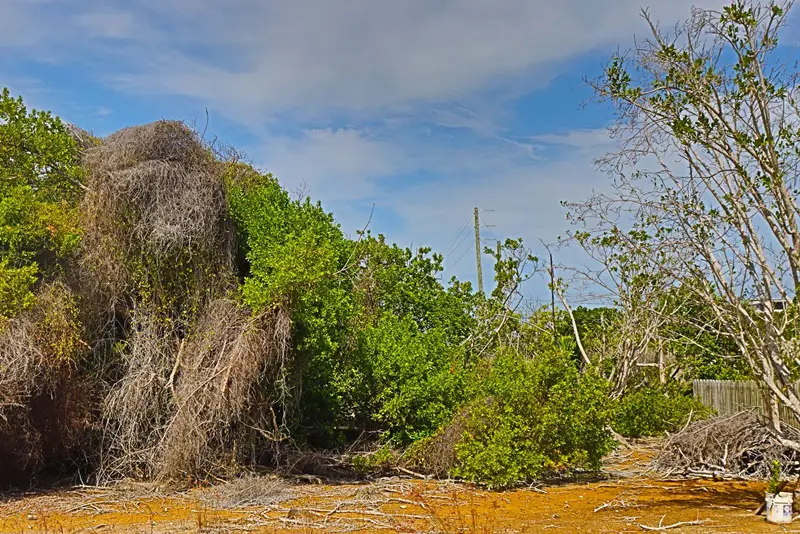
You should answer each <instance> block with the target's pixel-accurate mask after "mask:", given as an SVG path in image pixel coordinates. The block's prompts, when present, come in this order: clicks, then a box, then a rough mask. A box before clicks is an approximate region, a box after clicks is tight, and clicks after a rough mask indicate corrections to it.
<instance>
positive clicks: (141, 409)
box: [99, 299, 290, 481]
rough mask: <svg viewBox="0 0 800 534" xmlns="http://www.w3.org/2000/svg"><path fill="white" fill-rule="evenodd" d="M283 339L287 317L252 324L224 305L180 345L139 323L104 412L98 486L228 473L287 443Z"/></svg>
mask: <svg viewBox="0 0 800 534" xmlns="http://www.w3.org/2000/svg"><path fill="white" fill-rule="evenodd" d="M289 339H290V321H289V317H288V315H287V314H286V313H285V312H283V311H281V310H277V311H275V312H272V313H270V314H267V315H260V316H256V317H252V316H251V315H250V313H249V312H248V311H247V310H245V309H243V308H241V307H240V306H239V305H237V304H236V303H235V302H233V301H231V300H227V299H219V300H216V301H213V302H212V303H211V304H210V305H209V306H208V307H207V308H206V309H205V311H204V312H203V313H202V315H201V316H200V318H199V320H198V322H197V325H196V327H195V331H194V332H193V333H192V334H191V335H190V336H188V337H187V338H183V339H181V340H178V338H176V337H175V336H170V335H165V332H164V329H163V326H162V325H160V324H159V323H158V322H157V321H153V319H152V317H149V316H147V315H143V316H142V318H141V319H137V324H136V327H135V330H134V334H133V335H132V336H131V338H130V339H129V340H128V341H127V342H126V349H125V357H126V360H127V369H126V372H125V374H124V378H123V379H122V380H120V382H119V383H118V384H117V386H116V387H115V388H114V390H113V391H112V393H111V394H110V395H109V397H108V399H107V402H106V406H105V410H104V412H105V413H106V429H107V430H106V431H107V433H108V435H107V442H108V446H107V449H106V450H107V455H106V457H105V458H104V461H103V464H102V466H101V471H100V475H99V476H100V479H101V480H103V481H109V480H114V479H116V478H119V477H121V476H135V477H139V478H146V479H149V478H158V479H168V478H173V479H174V478H180V477H184V476H187V475H192V476H205V475H207V474H210V473H216V474H219V475H222V476H225V475H230V474H232V473H235V472H236V471H238V470H239V469H240V468H241V467H242V466H243V465H252V464H254V463H256V462H257V461H258V459H259V456H260V455H261V454H262V453H263V451H264V449H265V448H266V447H268V446H269V445H270V444H274V443H277V442H280V441H281V439H282V438H283V436H284V430H285V428H284V427H283V426H282V425H281V424H279V421H280V414H282V413H284V411H285V408H284V406H285V398H286V396H287V395H288V392H287V386H286V384H285V383H284V382H283V380H284V379H285V377H286V375H287V374H288V371H287V366H288V365H289V362H288V361H287V357H288V353H289ZM276 411H277V412H278V414H279V415H276Z"/></svg>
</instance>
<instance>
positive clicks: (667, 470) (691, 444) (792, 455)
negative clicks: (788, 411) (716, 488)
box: [653, 412, 800, 479]
mask: <svg viewBox="0 0 800 534" xmlns="http://www.w3.org/2000/svg"><path fill="white" fill-rule="evenodd" d="M786 432H787V433H788V434H789V436H788V437H789V438H790V439H798V437H800V431H797V430H794V429H791V428H790V427H787V428H786ZM774 461H778V462H780V464H781V469H782V471H783V475H784V476H789V475H794V474H798V473H800V455H798V453H797V452H796V451H793V450H792V449H790V448H788V447H786V446H784V445H781V443H780V442H779V441H778V440H777V439H776V438H775V437H774V436H772V435H771V434H770V432H769V431H768V430H767V429H766V427H764V425H763V424H762V423H761V422H760V421H759V420H758V417H757V416H756V415H755V414H754V413H753V412H741V413H738V414H735V415H731V416H725V417H713V418H710V419H706V420H703V421H697V422H695V423H693V424H691V425H689V426H688V427H687V428H686V429H684V430H682V431H681V432H679V433H677V434H674V435H672V436H670V437H669V439H668V440H667V442H666V443H665V444H664V447H663V449H662V450H661V452H660V453H659V454H658V456H657V457H656V458H655V460H654V462H653V467H654V469H655V470H656V471H657V472H659V473H662V474H665V475H675V474H680V475H685V476H729V477H735V478H752V479H765V478H769V476H770V471H771V469H772V464H773V462H774Z"/></svg>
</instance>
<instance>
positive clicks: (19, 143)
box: [0, 89, 82, 317]
mask: <svg viewBox="0 0 800 534" xmlns="http://www.w3.org/2000/svg"><path fill="white" fill-rule="evenodd" d="M81 184H82V170H81V167H80V163H79V159H78V149H77V146H76V144H75V141H74V139H73V138H72V136H71V135H70V134H69V131H68V130H67V128H66V126H65V125H64V124H63V123H62V122H61V120H60V119H58V118H57V117H53V116H52V115H51V114H50V113H48V112H43V111H36V110H32V111H29V110H28V109H27V108H26V107H25V105H24V104H23V102H22V98H13V97H11V95H10V94H9V92H8V90H7V89H4V90H3V91H2V93H0V317H9V316H13V315H15V314H16V313H19V312H20V311H22V310H24V309H27V308H29V307H30V306H31V305H32V304H33V300H34V296H33V292H32V290H33V285H34V283H35V282H36V281H37V280H38V279H39V278H40V277H41V276H49V275H51V274H53V271H54V270H55V269H56V265H57V264H58V262H59V261H60V260H63V259H64V258H66V257H67V256H68V255H69V254H71V253H72V252H74V251H75V249H76V247H77V245H78V243H79V240H80V227H79V225H78V214H77V209H76V203H77V201H78V200H79V198H80V194H81Z"/></svg>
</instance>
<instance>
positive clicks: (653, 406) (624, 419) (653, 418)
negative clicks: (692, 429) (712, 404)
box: [613, 386, 709, 438]
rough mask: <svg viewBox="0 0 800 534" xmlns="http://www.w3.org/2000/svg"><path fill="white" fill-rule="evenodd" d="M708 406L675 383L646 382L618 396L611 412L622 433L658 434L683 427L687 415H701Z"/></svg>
mask: <svg viewBox="0 0 800 534" xmlns="http://www.w3.org/2000/svg"><path fill="white" fill-rule="evenodd" d="M707 415H709V412H708V409H707V408H706V407H705V406H703V405H702V404H701V403H700V402H698V401H697V400H695V399H694V398H693V397H692V396H691V392H688V393H687V392H685V391H680V390H678V388H676V387H672V388H666V387H657V386H649V387H644V388H641V389H639V390H636V391H634V392H631V393H629V394H628V395H625V396H624V397H622V399H620V401H619V405H618V406H617V408H616V413H615V415H614V422H613V427H614V430H615V431H617V432H618V433H620V434H622V435H623V436H626V437H630V438H640V437H643V436H659V435H663V434H664V433H665V432H672V431H675V430H677V429H679V428H681V427H683V426H684V425H685V424H686V423H687V422H688V421H689V418H692V419H693V420H697V419H702V418H704V417H706V416H707Z"/></svg>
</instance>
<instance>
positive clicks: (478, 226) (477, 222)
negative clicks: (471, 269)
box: [475, 208, 483, 293]
mask: <svg viewBox="0 0 800 534" xmlns="http://www.w3.org/2000/svg"><path fill="white" fill-rule="evenodd" d="M475 261H476V263H477V265H478V291H480V292H481V293H483V267H482V266H481V223H480V219H479V217H478V208H475Z"/></svg>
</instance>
